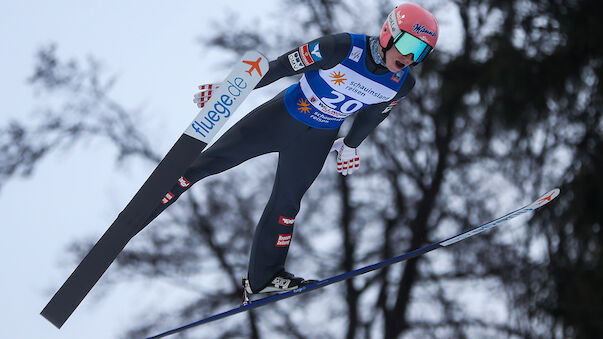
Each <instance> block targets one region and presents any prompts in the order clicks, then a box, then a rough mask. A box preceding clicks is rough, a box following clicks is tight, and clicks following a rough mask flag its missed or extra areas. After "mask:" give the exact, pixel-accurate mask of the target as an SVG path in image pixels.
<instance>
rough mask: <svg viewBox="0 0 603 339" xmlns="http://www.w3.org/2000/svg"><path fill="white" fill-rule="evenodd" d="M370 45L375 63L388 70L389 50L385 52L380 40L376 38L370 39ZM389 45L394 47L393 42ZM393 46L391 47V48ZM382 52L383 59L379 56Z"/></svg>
mask: <svg viewBox="0 0 603 339" xmlns="http://www.w3.org/2000/svg"><path fill="white" fill-rule="evenodd" d="M369 44H370V47H371V54H372V56H373V60H374V61H375V63H377V64H378V65H381V66H383V67H386V68H387V66H386V65H385V52H386V51H387V50H384V49H383V47H381V44H380V43H379V38H378V37H374V36H372V37H370V39H369ZM388 45H391V46H393V41H392V42H391V43H389V44H388ZM391 46H389V47H390V48H391ZM380 50H381V51H383V57H381V55H380V54H379V51H380Z"/></svg>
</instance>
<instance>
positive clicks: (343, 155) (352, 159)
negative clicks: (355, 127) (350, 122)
mask: <svg viewBox="0 0 603 339" xmlns="http://www.w3.org/2000/svg"><path fill="white" fill-rule="evenodd" d="M331 151H337V172H338V173H341V174H342V175H348V174H352V173H353V172H354V171H355V170H357V169H358V167H360V157H359V155H358V149H357V148H352V147H348V146H347V145H346V144H345V143H344V142H343V138H339V139H337V140H335V142H334V143H333V146H332V147H331Z"/></svg>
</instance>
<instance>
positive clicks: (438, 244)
mask: <svg viewBox="0 0 603 339" xmlns="http://www.w3.org/2000/svg"><path fill="white" fill-rule="evenodd" d="M559 192H560V191H559V189H558V188H555V189H553V190H551V191H549V192H547V193H546V194H544V195H542V196H541V197H540V198H538V199H537V200H536V201H534V202H532V203H531V204H529V205H526V206H524V207H521V208H519V209H517V210H515V211H513V212H510V213H508V214H506V215H504V216H502V217H500V218H498V219H494V220H492V221H490V222H487V223H485V224H482V225H480V226H476V227H473V228H471V229H469V230H467V231H465V232H462V233H459V234H457V235H455V236H452V237H450V238H448V239H445V240H442V241H439V242H436V243H433V244H431V245H427V246H425V247H422V248H419V249H417V250H414V251H412V252H408V253H405V254H402V255H400V256H397V257H394V258H391V259H388V260H384V261H381V262H379V263H376V264H373V265H369V266H365V267H362V268H359V269H356V270H354V271H350V272H346V273H342V274H339V275H336V276H333V277H330V278H327V279H324V280H321V281H319V282H316V283H314V284H310V285H306V286H303V287H300V288H297V289H295V290H291V291H287V292H283V293H280V294H276V295H272V296H269V297H265V298H262V299H258V300H255V301H251V302H249V303H248V304H246V305H241V306H239V307H236V308H233V309H231V310H228V311H225V312H222V313H218V314H214V315H211V316H209V317H207V318H204V319H201V320H198V321H195V322H193V323H190V324H187V325H184V326H181V327H178V328H174V329H172V330H169V331H166V332H163V333H160V334H157V335H154V336H152V337H149V338H147V339H155V338H162V337H165V336H168V335H172V334H175V333H178V332H182V331H184V330H187V329H189V328H192V327H195V326H199V325H203V324H207V323H209V322H212V321H215V320H218V319H222V318H225V317H229V316H231V315H235V314H237V313H241V312H245V311H249V310H252V309H254V308H258V307H261V306H264V305H267V304H270V303H273V302H276V301H279V300H283V299H287V298H290V297H293V296H296V295H300V294H302V293H306V292H310V291H313V290H316V289H319V288H323V287H325V286H328V285H331V284H334V283H337V282H340V281H344V280H347V279H350V278H353V277H355V276H358V275H361V274H364V273H367V272H371V271H374V270H378V269H381V268H384V267H386V266H389V265H392V264H395V263H398V262H401V261H405V260H408V259H412V258H414V257H417V256H420V255H423V254H425V253H427V252H431V251H433V250H435V249H438V248H442V247H446V246H450V245H453V244H455V243H458V242H459V241H462V240H465V239H467V238H470V237H472V236H474V235H476V234H478V233H481V232H483V231H485V230H488V229H491V228H493V227H496V226H498V225H500V224H502V223H504V222H506V221H508V220H510V219H513V218H515V217H517V216H520V215H523V214H525V213H528V212H531V211H534V210H535V209H537V208H540V207H542V206H544V205H546V204H547V203H549V202H550V201H551V200H553V199H555V198H556V197H557V196H558V195H559Z"/></svg>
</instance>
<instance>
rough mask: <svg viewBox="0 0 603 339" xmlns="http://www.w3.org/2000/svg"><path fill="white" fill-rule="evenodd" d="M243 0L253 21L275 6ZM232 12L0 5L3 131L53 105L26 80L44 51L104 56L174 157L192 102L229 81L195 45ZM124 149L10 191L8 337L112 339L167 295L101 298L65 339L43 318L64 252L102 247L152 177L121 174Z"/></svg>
mask: <svg viewBox="0 0 603 339" xmlns="http://www.w3.org/2000/svg"><path fill="white" fill-rule="evenodd" d="M238 3H240V4H237V10H239V11H242V12H244V13H251V14H254V13H259V12H260V11H262V10H266V9H267V7H268V4H269V3H270V1H268V2H266V1H262V2H259V3H258V2H253V3H251V2H249V3H248V2H243V1H240V2H238ZM246 4H247V5H246ZM225 8H234V6H233V5H228V4H227V2H214V1H181V2H165V1H98V0H95V1H84V2H82V1H66V0H57V1H51V2H48V1H2V2H0V46H2V47H1V49H2V52H1V53H0V58H1V59H0V60H1V62H0V75H1V76H0V102H2V109H1V110H0V118H1V119H0V124H2V126H5V123H6V122H7V121H8V120H9V119H11V118H18V119H21V120H22V121H26V119H27V117H28V116H29V115H30V114H31V113H32V112H33V111H34V110H35V109H36V108H41V107H44V105H43V104H44V103H43V102H37V101H36V97H35V95H34V91H33V89H32V88H31V86H29V85H28V84H27V78H28V77H29V76H31V74H32V71H33V66H34V63H35V53H36V51H37V50H38V49H39V48H40V47H42V46H46V45H48V44H49V43H51V42H54V43H56V44H57V46H58V55H59V56H60V57H61V58H75V59H77V60H79V61H83V60H85V58H86V57H87V56H94V57H95V58H96V59H98V60H99V61H101V62H102V63H103V65H104V67H105V70H106V72H105V74H107V75H109V74H114V75H117V76H118V82H117V84H116V86H115V88H114V90H113V91H112V93H111V95H112V97H113V98H114V99H115V100H116V101H117V102H119V103H121V104H123V105H124V106H125V107H126V108H127V109H138V108H140V109H142V110H143V111H144V116H145V117H149V120H148V121H145V122H143V127H144V131H145V132H147V131H148V132H149V133H151V134H152V135H149V136H148V137H149V139H150V140H153V143H154V145H156V146H157V147H158V149H159V152H163V153H165V152H166V151H167V150H168V148H169V147H170V146H171V144H172V143H173V142H174V141H175V140H176V138H177V137H178V136H179V134H180V133H182V132H183V131H184V128H185V127H186V126H187V124H188V123H189V122H190V120H192V118H193V117H194V116H195V114H196V112H197V110H196V108H195V107H194V104H193V103H192V101H191V100H192V95H193V93H194V90H195V89H196V86H197V85H199V84H201V83H204V82H209V81H216V80H219V79H220V77H221V76H225V75H226V73H225V72H226V71H227V70H226V71H225V70H224V69H221V70H219V71H212V69H211V68H212V66H216V65H217V64H218V62H217V61H216V55H215V53H214V54H213V55H207V54H205V53H204V51H203V49H202V48H201V46H200V45H199V44H198V43H197V38H199V37H200V36H201V35H202V34H203V32H204V31H211V30H212V27H211V26H210V25H209V24H210V22H209V20H210V18H213V17H216V16H219V12H220V11H222V10H224V9H225ZM114 151H115V150H114V149H112V148H111V147H110V146H107V145H106V142H105V143H103V142H100V141H99V142H92V143H89V144H86V145H82V146H77V147H76V148H74V149H72V150H70V151H69V152H63V153H58V154H53V155H51V156H49V157H47V158H46V159H45V160H44V161H43V162H42V163H41V164H40V166H38V167H37V168H36V170H35V172H34V174H33V176H32V177H30V178H25V179H18V180H12V181H11V182H10V183H9V184H7V185H6V186H4V187H3V188H2V190H1V191H0V211H1V215H2V219H1V220H2V221H1V224H2V236H1V237H0V267H2V279H0V293H1V295H0V300H2V305H3V307H2V308H1V310H0V319H2V320H1V321H0V323H1V328H2V330H1V333H2V337H3V338H48V339H52V338H104V339H106V338H114V337H116V336H117V335H118V334H120V333H123V331H125V330H126V329H128V328H129V327H130V325H131V324H130V322H131V321H135V320H140V319H141V318H140V317H144V315H145V314H148V313H149V312H148V311H149V310H153V309H154V308H157V307H156V305H154V304H153V302H156V301H157V295H159V294H160V293H161V288H162V287H161V286H159V287H157V288H156V290H149V289H148V288H147V286H146V285H145V284H144V282H140V283H134V284H129V285H127V286H125V287H123V288H122V287H120V288H111V290H110V291H106V292H107V293H102V292H103V291H101V290H98V289H94V290H93V291H92V293H90V295H89V296H88V298H86V299H85V300H84V302H83V303H82V305H80V307H79V308H78V309H77V310H76V312H75V313H74V315H73V316H72V317H71V318H70V319H69V320H68V321H67V323H66V324H65V325H64V326H63V328H62V329H61V330H60V331H59V330H57V329H56V328H54V327H53V326H52V325H51V324H50V323H49V322H47V321H46V320H45V319H44V318H42V317H41V316H40V315H39V312H40V311H41V310H42V308H43V307H44V305H45V304H46V303H47V302H48V300H49V298H50V296H51V295H52V294H53V293H54V292H55V291H56V289H57V288H58V287H59V286H60V285H61V284H62V283H63V282H64V281H65V279H66V278H67V276H68V275H69V274H70V273H71V271H72V270H73V269H74V267H75V264H74V263H73V262H72V261H70V260H72V259H73V258H72V256H69V255H67V252H66V246H67V245H68V244H69V243H70V242H72V241H74V240H77V239H93V240H97V239H98V238H99V237H100V235H102V233H103V232H104V231H105V230H106V229H107V228H108V226H109V225H110V224H111V222H112V221H113V219H114V218H115V216H116V214H117V213H118V212H119V211H120V210H121V209H122V208H123V207H124V206H125V204H126V203H127V201H129V199H130V198H131V197H132V196H133V194H134V193H135V191H136V190H137V189H138V187H139V186H140V184H141V183H142V182H143V181H144V180H145V179H146V175H147V174H148V173H147V172H146V171H148V170H149V169H148V168H143V167H142V166H143V164H139V165H138V166H131V165H132V163H127V164H126V166H122V167H119V166H117V167H116V165H115V163H114V162H113V159H114V158H115V153H114ZM141 173H144V177H142V176H141V175H140V174H141ZM110 274H111V268H110V269H109V271H108V273H107V274H106V275H110ZM159 285H161V284H159ZM136 287H139V288H136ZM143 287H144V288H143ZM164 288H167V284H166V285H165V286H164ZM184 297H186V295H184V294H183V298H184ZM166 302H169V303H173V302H177V300H168V301H166ZM145 311H146V312H145Z"/></svg>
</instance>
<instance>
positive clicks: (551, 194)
mask: <svg viewBox="0 0 603 339" xmlns="http://www.w3.org/2000/svg"><path fill="white" fill-rule="evenodd" d="M560 192H561V190H559V189H558V188H555V189H552V190H550V191H548V192H546V193H545V194H543V195H542V196H541V197H540V198H538V200H536V201H534V202H533V203H532V205H531V206H530V207H532V208H534V209H536V208H539V207H542V206H544V205H546V204H548V203H549V202H550V201H551V200H553V199H555V198H556V197H557V196H558V195H559V193H560Z"/></svg>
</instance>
